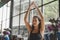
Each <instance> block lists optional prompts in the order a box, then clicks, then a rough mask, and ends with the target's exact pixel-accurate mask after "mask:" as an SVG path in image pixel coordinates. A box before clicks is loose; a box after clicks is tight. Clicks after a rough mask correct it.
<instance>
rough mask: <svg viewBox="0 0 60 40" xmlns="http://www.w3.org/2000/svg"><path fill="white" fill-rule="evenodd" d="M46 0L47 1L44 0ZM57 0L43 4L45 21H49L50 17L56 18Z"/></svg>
mask: <svg viewBox="0 0 60 40" xmlns="http://www.w3.org/2000/svg"><path fill="white" fill-rule="evenodd" d="M46 2H47V1H46ZM58 10H59V8H58V1H55V2H53V3H50V4H48V5H46V6H44V17H45V21H46V22H49V19H50V18H55V19H56V18H57V17H58V15H59V13H58Z"/></svg>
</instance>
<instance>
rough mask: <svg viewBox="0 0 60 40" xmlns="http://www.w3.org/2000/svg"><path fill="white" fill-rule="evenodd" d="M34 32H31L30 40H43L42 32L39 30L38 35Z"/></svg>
mask: <svg viewBox="0 0 60 40" xmlns="http://www.w3.org/2000/svg"><path fill="white" fill-rule="evenodd" d="M32 31H33V30H31V32H30V35H29V37H28V40H41V37H42V36H41V33H40V30H39V29H38V32H37V33H32Z"/></svg>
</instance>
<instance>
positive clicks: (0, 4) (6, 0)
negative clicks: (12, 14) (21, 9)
mask: <svg viewBox="0 0 60 40" xmlns="http://www.w3.org/2000/svg"><path fill="white" fill-rule="evenodd" d="M0 1H1V2H0V8H1V7H2V6H3V5H5V4H6V3H7V2H9V1H10V0H0Z"/></svg>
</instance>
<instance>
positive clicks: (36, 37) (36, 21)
mask: <svg viewBox="0 0 60 40" xmlns="http://www.w3.org/2000/svg"><path fill="white" fill-rule="evenodd" d="M34 6H35V8H36V9H37V11H38V15H39V17H38V16H34V17H33V20H32V27H31V26H30V24H29V22H28V20H27V17H28V14H29V12H30V10H31V8H32V7H34ZM24 22H25V25H26V28H27V30H28V32H29V33H30V35H29V38H28V40H43V39H44V29H45V27H44V17H43V16H42V14H41V12H40V10H39V9H38V7H37V6H36V5H35V3H34V2H32V3H31V5H30V6H29V8H28V11H27V12H26V14H25V17H24Z"/></svg>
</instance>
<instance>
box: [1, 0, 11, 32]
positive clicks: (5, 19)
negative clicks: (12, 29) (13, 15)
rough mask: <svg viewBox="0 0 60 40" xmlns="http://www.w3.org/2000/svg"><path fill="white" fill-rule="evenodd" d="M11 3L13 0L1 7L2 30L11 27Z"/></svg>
mask: <svg viewBox="0 0 60 40" xmlns="http://www.w3.org/2000/svg"><path fill="white" fill-rule="evenodd" d="M10 3H11V1H9V2H8V3H7V4H5V5H4V6H2V7H1V8H0V32H3V31H4V29H5V28H9V20H10Z"/></svg>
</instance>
